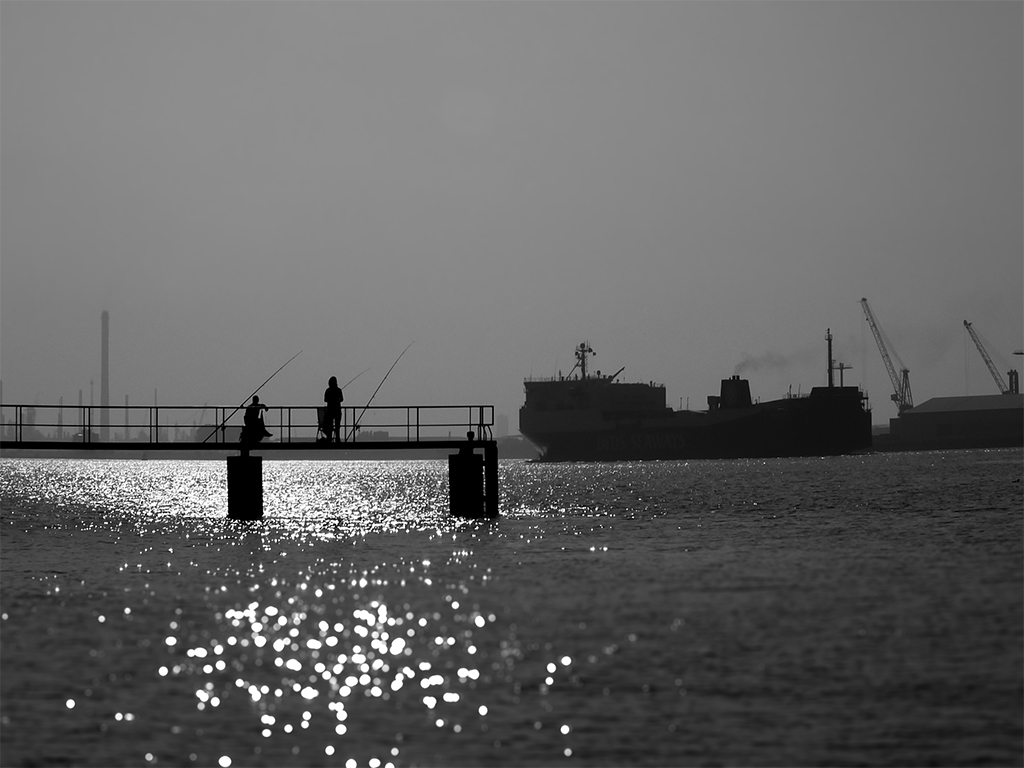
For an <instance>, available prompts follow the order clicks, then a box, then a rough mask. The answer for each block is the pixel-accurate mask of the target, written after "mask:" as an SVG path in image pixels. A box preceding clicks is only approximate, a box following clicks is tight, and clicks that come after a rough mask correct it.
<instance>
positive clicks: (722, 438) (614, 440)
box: [519, 332, 871, 461]
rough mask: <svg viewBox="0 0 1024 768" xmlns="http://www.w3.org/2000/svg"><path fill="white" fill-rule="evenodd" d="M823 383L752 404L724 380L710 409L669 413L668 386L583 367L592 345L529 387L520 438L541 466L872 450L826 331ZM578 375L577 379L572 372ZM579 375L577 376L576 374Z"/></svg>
mask: <svg viewBox="0 0 1024 768" xmlns="http://www.w3.org/2000/svg"><path fill="white" fill-rule="evenodd" d="M826 339H827V340H828V361H829V363H828V386H826V387H814V388H813V389H812V390H811V392H810V394H808V395H806V396H802V397H786V398H784V399H781V400H771V401H768V402H753V401H752V400H751V397H750V383H749V382H748V381H747V380H746V379H741V378H740V377H739V376H733V377H732V378H729V379H723V380H722V387H721V391H720V394H718V395H713V396H710V397H708V410H706V411H689V410H685V411H684V410H679V411H676V410H673V409H671V408H669V407H668V406H667V405H666V403H665V386H664V385H662V384H654V383H648V384H644V383H637V384H631V383H620V382H617V381H616V379H617V378H618V376H619V374H620V373H622V371H623V370H624V369H623V368H620V369H619V370H618V371H617V372H616V373H614V374H612V375H610V376H607V375H605V376H602V375H601V373H600V371H598V373H597V375H596V376H595V375H592V374H590V372H589V371H588V370H587V358H588V356H590V355H592V354H594V352H593V350H592V349H591V348H590V346H589V344H586V343H583V344H580V345H579V346H578V347H577V348H576V350H575V354H576V366H575V367H574V368H573V370H572V371H570V372H569V376H559V377H558V378H556V379H545V380H532V379H528V380H526V382H525V387H526V401H525V403H524V404H523V406H522V408H520V409H519V431H520V432H521V433H522V434H523V435H524V436H525V437H526V438H527V439H528V440H529V441H530V442H532V443H533V444H534V445H536V446H537V448H538V450H539V451H540V454H541V460H542V461H632V460H644V459H697V458H701V459H723V458H766V457H776V456H825V455H837V454H844V453H851V452H854V451H859V450H864V449H870V448H871V411H870V409H869V408H868V406H867V398H866V396H865V395H864V394H863V393H862V392H861V390H860V389H859V388H858V387H847V386H835V385H834V381H833V368H834V362H833V359H832V334H831V332H830V333H828V334H827V335H826ZM577 369H578V373H577ZM574 374H575V375H574Z"/></svg>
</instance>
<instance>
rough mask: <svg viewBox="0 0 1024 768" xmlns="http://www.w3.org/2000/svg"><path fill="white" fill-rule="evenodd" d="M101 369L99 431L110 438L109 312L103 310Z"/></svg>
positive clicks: (106, 437) (105, 437)
mask: <svg viewBox="0 0 1024 768" xmlns="http://www.w3.org/2000/svg"><path fill="white" fill-rule="evenodd" d="M102 324H103V352H102V355H103V359H102V366H103V370H102V372H101V374H100V405H101V406H103V410H102V412H101V413H100V424H101V425H102V426H103V429H102V430H101V431H100V432H101V434H102V437H103V439H104V440H108V439H109V438H110V313H109V312H107V310H103V315H102Z"/></svg>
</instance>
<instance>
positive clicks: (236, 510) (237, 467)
mask: <svg viewBox="0 0 1024 768" xmlns="http://www.w3.org/2000/svg"><path fill="white" fill-rule="evenodd" d="M228 517H229V518H230V519H232V520H262V519H263V457H262V456H250V455H249V452H248V451H244V452H243V453H242V455H241V456H228Z"/></svg>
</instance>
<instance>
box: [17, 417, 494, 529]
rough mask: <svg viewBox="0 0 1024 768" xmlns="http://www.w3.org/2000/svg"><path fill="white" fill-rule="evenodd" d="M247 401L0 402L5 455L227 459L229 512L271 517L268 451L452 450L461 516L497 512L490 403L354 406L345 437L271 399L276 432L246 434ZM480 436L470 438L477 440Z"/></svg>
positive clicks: (307, 454) (324, 455) (317, 454)
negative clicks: (332, 436) (266, 505)
mask: <svg viewBox="0 0 1024 768" xmlns="http://www.w3.org/2000/svg"><path fill="white" fill-rule="evenodd" d="M244 411H245V408H244V407H237V406H233V405H231V406H223V405H219V406H209V405H203V406H194V405H189V406H157V405H152V406H129V405H125V406H124V407H114V406H109V407H108V406H93V405H90V406H84V405H83V406H64V405H9V404H6V403H5V404H0V454H2V455H5V456H11V455H12V454H13V455H32V456H36V455H40V456H64V455H67V454H69V453H70V454H71V455H74V456H79V457H84V458H89V457H92V458H98V457H100V456H110V455H116V456H125V457H128V458H132V457H136V458H148V457H153V456H161V457H165V456H188V457H195V456H201V457H207V456H210V457H213V456H217V455H223V454H234V455H228V456H227V484H228V517H230V518H233V519H241V520H258V519H260V518H262V516H263V469H262V461H263V458H264V457H265V456H268V455H269V456H272V457H275V458H292V459H303V458H308V459H328V458H340V457H344V458H360V457H366V456H378V455H380V453H379V452H392V453H393V454H394V455H398V454H401V455H407V456H410V457H429V456H432V455H433V456H436V455H437V453H438V452H439V451H440V452H444V451H453V452H454V453H450V454H448V466H449V501H450V508H451V511H452V514H454V515H458V516H460V517H469V518H494V517H497V516H498V447H497V442H496V441H495V439H494V437H493V435H492V428H493V426H494V407H493V406H490V405H459V406H448V405H402V406H374V407H372V408H364V407H361V406H348V407H344V408H342V413H341V425H340V428H339V430H338V434H339V438H340V440H339V441H338V442H328V439H327V438H328V436H327V435H325V434H324V432H323V430H322V429H321V423H322V417H323V408H321V407H317V406H309V405H298V406H291V405H289V406H268V407H267V408H266V410H264V411H263V418H264V423H265V425H266V428H267V430H268V431H269V432H270V433H271V435H272V436H271V437H269V438H265V439H263V440H261V441H259V442H256V441H242V440H241V439H240V438H241V436H242V426H243V414H244ZM470 437H471V438H472V439H469V438H470Z"/></svg>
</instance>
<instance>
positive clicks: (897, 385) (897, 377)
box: [860, 299, 914, 413]
mask: <svg viewBox="0 0 1024 768" xmlns="http://www.w3.org/2000/svg"><path fill="white" fill-rule="evenodd" d="M860 305H861V307H863V308H864V316H865V317H866V318H867V320H868V325H869V326H870V327H871V333H872V335H873V336H874V337H875V343H876V344H877V345H878V351H879V352H881V353H882V362H883V363H885V370H886V371H887V372H888V374H889V379H890V381H892V388H893V390H894V394H893V395H890V397H891V398H892V401H893V402H894V403H896V409H897V410H898V411H899V412H900V413H903V412H904V411H906V410H908V409H910V408H913V407H914V396H913V395H912V394H911V392H910V371H909V370H908V369H907V368H906V366H904V365H903V363H902V361H901V362H900V373H899V374H897V373H896V367H895V366H894V365H893V364H892V359H891V358H890V357H889V350H888V349H887V348H886V345H885V339H884V338H883V337H882V331H881V329H880V328H879V327H878V323H877V322H875V316H874V314H873V313H872V312H871V307H869V306H868V300H867V299H861V300H860ZM893 354H895V353H893ZM897 359H898V358H897Z"/></svg>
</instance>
